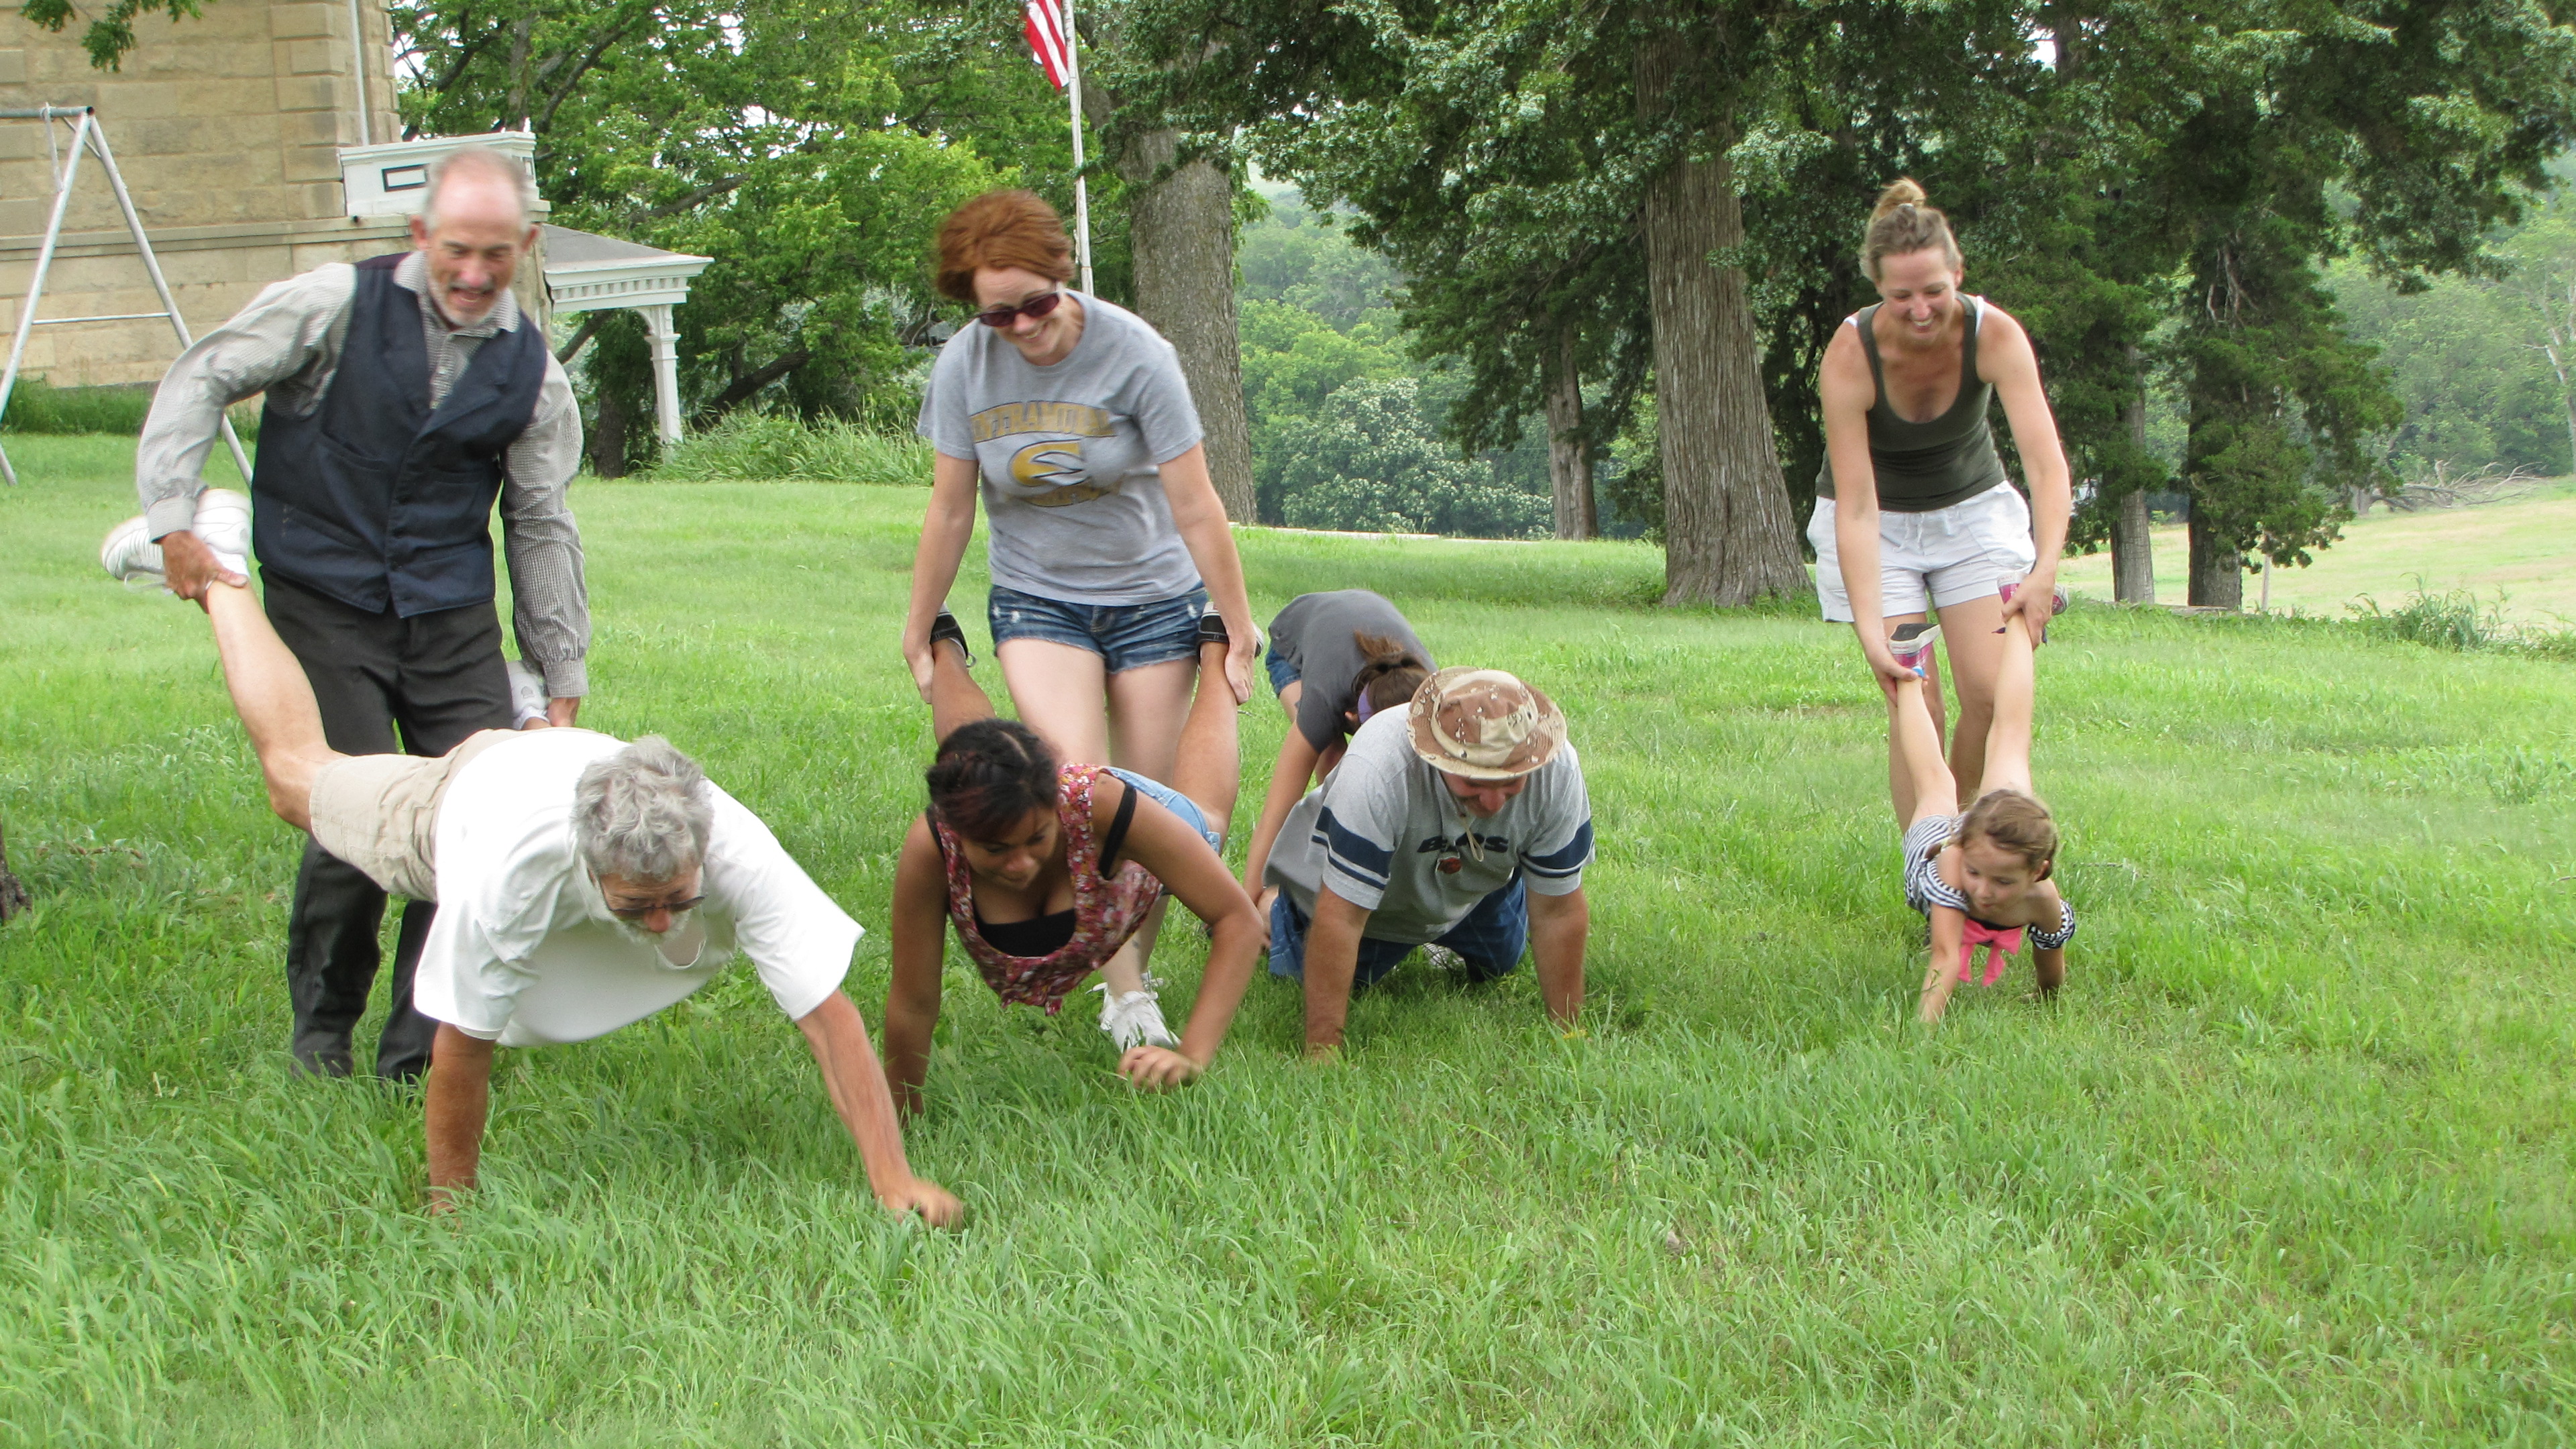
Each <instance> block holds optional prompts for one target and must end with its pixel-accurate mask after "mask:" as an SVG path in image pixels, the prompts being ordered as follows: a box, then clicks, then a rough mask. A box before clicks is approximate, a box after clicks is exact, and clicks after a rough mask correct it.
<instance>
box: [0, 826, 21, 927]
mask: <svg viewBox="0 0 2576 1449" xmlns="http://www.w3.org/2000/svg"><path fill="white" fill-rule="evenodd" d="M26 908H27V888H26V887H25V886H23V885H21V884H19V882H18V878H17V877H16V876H14V875H11V874H10V873H9V833H8V832H7V831H6V830H0V923H6V922H7V921H8V919H9V918H10V917H11V916H14V915H16V914H18V913H19V912H20V911H23V910H25V909H26Z"/></svg>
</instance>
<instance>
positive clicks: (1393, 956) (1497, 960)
mask: <svg viewBox="0 0 2576 1449" xmlns="http://www.w3.org/2000/svg"><path fill="white" fill-rule="evenodd" d="M1309 924H1310V923H1309V922H1308V920H1307V919H1306V913H1305V912H1304V911H1301V910H1299V909H1297V907H1296V905H1295V904H1294V903H1293V902H1291V901H1290V900H1289V899H1288V893H1287V892H1286V891H1284V890H1283V891H1281V892H1280V893H1279V894H1278V896H1277V898H1276V899H1274V900H1272V901H1271V903H1270V974H1271V975H1273V976H1283V977H1286V978H1287V979H1289V980H1291V981H1303V980H1305V979H1306V928H1307V926H1308V925H1309ZM1432 944H1433V945H1436V946H1446V947H1448V948H1449V949H1450V950H1452V951H1455V952H1457V953H1458V954H1459V955H1460V956H1461V957H1464V958H1465V959H1466V962H1467V979H1468V980H1470V981H1493V980H1496V979H1499V978H1501V977H1504V976H1508V975H1510V974H1511V973H1512V972H1513V971H1515V970H1517V969H1519V967H1520V964H1521V953H1522V952H1523V951H1525V950H1527V949H1528V947H1529V887H1528V886H1527V885H1525V884H1523V883H1522V881H1521V878H1520V877H1519V876H1518V875H1515V876H1513V877H1512V883H1511V884H1510V885H1507V886H1505V887H1503V888H1502V889H1501V890H1498V891H1496V892H1494V893H1493V894H1492V895H1489V896H1487V897H1485V898H1484V899H1483V900H1481V901H1478V902H1477V903H1476V908H1475V909H1474V910H1472V911H1469V912H1468V913H1467V914H1466V916H1465V917H1464V918H1462V919H1461V920H1460V921H1459V922H1458V924H1456V925H1454V926H1451V927H1450V928H1449V930H1448V932H1447V933H1446V934H1444V935H1443V936H1441V937H1440V938H1439V939H1438V940H1437V941H1434V942H1433V943H1432ZM1412 954H1413V946H1412V943H1410V942H1406V941H1380V940H1376V939H1374V938H1372V937H1369V936H1362V937H1360V959H1359V969H1358V970H1357V971H1354V972H1353V973H1352V974H1351V989H1352V990H1354V991H1357V990H1359V989H1361V988H1362V987H1367V986H1375V985H1376V984H1377V983H1379V982H1380V981H1383V980H1385V979H1386V978H1387V975H1388V973H1390V972H1392V971H1394V970H1395V968H1396V967H1397V966H1398V965H1400V964H1402V962H1403V961H1404V958H1405V957H1407V956H1410V955H1412Z"/></svg>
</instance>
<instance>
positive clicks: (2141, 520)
mask: <svg viewBox="0 0 2576 1449" xmlns="http://www.w3.org/2000/svg"><path fill="white" fill-rule="evenodd" d="M2129 352H2130V355H2131V357H2132V358H2134V357H2135V356H2136V354H2137V349H2136V348H2134V347H2132V348H2130V349H2129ZM2121 411H2122V412H2124V413H2126V414H2127V416H2126V417H2125V418H2124V419H2123V421H2125V422H2126V423H2127V424H2128V425H2129V441H2130V442H2131V443H2132V444H2134V445H2135V446H2136V447H2137V449H2138V451H2139V452H2140V453H2144V452H2145V451H2146V449H2147V395H2146V393H2145V392H2144V391H2141V392H2140V393H2139V394H2138V395H2137V396H2136V397H2134V398H2131V399H2130V400H2129V405H2128V406H2127V407H2126V408H2123V409H2122V410H2121ZM2119 509H2120V511H2119V512H2117V513H2114V514H2112V515H2111V597H2112V598H2114V599H2117V600H2119V601H2120V602H2121V603H2123V604H2152V603H2154V602H2155V601H2156V558H2155V544H2154V541H2153V540H2151V539H2150V538H2149V537H2148V536H2147V529H2148V528H2149V527H2150V526H2151V525H2152V524H2153V523H2154V522H2155V520H2154V519H2152V518H2149V517H2148V516H2147V492H2146V490H2145V489H2143V488H2140V489H2135V490H2132V491H2131V492H2130V493H2129V494H2128V496H2126V497H2124V498H2122V499H2121V500H2120V504H2119Z"/></svg>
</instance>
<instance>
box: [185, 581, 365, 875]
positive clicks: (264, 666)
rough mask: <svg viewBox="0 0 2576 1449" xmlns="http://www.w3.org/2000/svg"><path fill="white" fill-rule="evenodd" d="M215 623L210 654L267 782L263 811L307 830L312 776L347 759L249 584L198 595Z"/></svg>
mask: <svg viewBox="0 0 2576 1449" xmlns="http://www.w3.org/2000/svg"><path fill="white" fill-rule="evenodd" d="M202 602H203V603H204V605H205V609H206V618H207V620H208V622H210V623H212V624H213V625H214V630H215V652H216V653H217V654H218V655H220V656H222V659H223V663H224V687H225V688H226V689H228V690H230V691H232V696H233V712H234V713H236V714H238V715H240V716H241V722H242V729H243V730H244V731H246V732H247V733H248V734H249V735H250V747H251V749H252V751H253V752H255V753H256V754H257V755H258V756H259V768H260V773H261V774H262V775H264V776H266V777H267V781H268V808H269V809H271V810H274V811H276V812H277V818H278V819H280V820H283V821H285V822H286V823H287V824H289V825H292V826H294V827H295V828H296V829H298V830H303V831H310V830H311V829H312V828H313V777H314V776H315V775H317V774H319V773H321V770H322V767H323V766H325V765H327V764H330V763H331V762H332V761H333V760H338V759H345V758H346V756H344V755H342V754H340V753H339V752H338V751H336V750H334V749H332V748H331V746H330V744H329V742H328V741H327V740H326V739H325V737H324V736H323V733H322V707H321V705H319V704H317V703H316V702H315V701H314V698H313V682H312V681H311V680H309V679H306V678H305V677H304V666H303V665H302V664H301V663H299V662H297V660H296V658H295V655H294V653H293V652H292V651H290V650H289V649H288V648H287V647H286V641H284V640H282V639H280V638H278V637H277V629H276V628H275V626H273V625H271V624H270V623H269V622H268V615H267V613H266V612H264V611H263V610H262V609H261V608H260V606H259V600H258V599H256V598H254V597H252V595H251V591H250V590H249V589H247V588H238V587H235V586H234V585H231V584H226V583H220V582H219V583H216V584H213V585H211V586H209V587H208V588H207V590H206V595H205V598H204V599H203V600H202Z"/></svg>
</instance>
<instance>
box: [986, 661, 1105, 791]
mask: <svg viewBox="0 0 2576 1449" xmlns="http://www.w3.org/2000/svg"><path fill="white" fill-rule="evenodd" d="M993 657H994V658H996V659H999V660H1000V661H1001V662H1002V682H1003V683H1004V684H1006V685H1008V686H1010V690H1011V705H1012V707H1013V708H1015V709H1017V710H1018V711H1019V712H1020V718H1021V719H1022V720H1023V721H1025V722H1026V723H1027V724H1028V727H1029V728H1030V729H1033V730H1036V731H1037V732H1038V734H1039V735H1040V736H1041V737H1043V738H1044V739H1045V740H1046V742H1047V743H1048V744H1050V745H1053V746H1054V747H1055V752H1056V755H1057V757H1058V758H1060V759H1065V760H1072V761H1076V762H1078V763H1081V764H1087V765H1105V764H1108V763H1110V759H1109V687H1108V674H1107V672H1106V671H1105V670H1104V669H1103V667H1102V664H1101V659H1100V656H1099V655H1097V654H1094V653H1092V652H1091V651H1090V650H1088V649H1076V648H1074V647H1073V646H1072V645H1070V644H1050V643H1048V642H1047V641H1045V640H1043V639H1013V640H1010V641H1009V642H1007V643H1004V644H1001V645H997V646H996V647H995V648H994V650H993Z"/></svg>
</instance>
